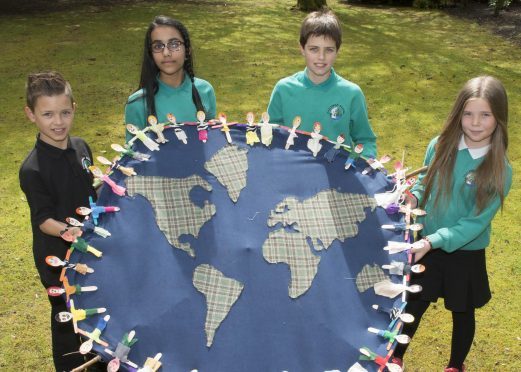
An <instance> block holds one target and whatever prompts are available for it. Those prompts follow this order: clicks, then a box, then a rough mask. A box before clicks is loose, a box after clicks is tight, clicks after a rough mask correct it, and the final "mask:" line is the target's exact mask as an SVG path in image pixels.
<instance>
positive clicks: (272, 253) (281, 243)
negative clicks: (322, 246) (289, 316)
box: [262, 229, 320, 298]
mask: <svg viewBox="0 0 521 372" xmlns="http://www.w3.org/2000/svg"><path fill="white" fill-rule="evenodd" d="M262 253H263V255H264V258H265V259H266V261H268V262H269V263H281V262H282V263H285V264H288V266H289V269H290V272H291V279H290V283H289V285H288V289H289V296H290V297H291V298H297V297H298V296H300V295H302V294H304V293H305V292H306V291H307V290H308V289H309V287H311V282H312V281H313V279H314V278H315V275H316V274H317V270H318V263H319V262H320V257H317V256H315V255H314V254H313V253H312V252H311V248H310V247H309V245H308V244H307V242H306V236H305V235H304V234H302V233H300V232H296V233H290V232H287V231H285V230H283V229H282V230H277V231H275V232H272V233H270V234H269V236H268V239H266V241H265V242H264V245H263V246H262Z"/></svg>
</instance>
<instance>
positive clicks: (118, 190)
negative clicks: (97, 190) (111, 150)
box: [89, 165, 126, 196]
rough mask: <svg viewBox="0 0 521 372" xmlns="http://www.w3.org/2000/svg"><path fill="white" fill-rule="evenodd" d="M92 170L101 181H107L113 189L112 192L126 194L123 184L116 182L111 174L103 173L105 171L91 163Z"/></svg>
mask: <svg viewBox="0 0 521 372" xmlns="http://www.w3.org/2000/svg"><path fill="white" fill-rule="evenodd" d="M89 169H90V171H91V172H92V174H93V175H94V177H96V178H98V179H100V180H101V181H103V182H105V183H106V184H107V185H109V186H110V188H111V189H112V192H113V193H114V194H116V195H119V196H124V195H125V191H126V189H125V188H124V187H123V186H119V185H118V184H116V182H114V181H113V180H112V179H111V178H110V177H109V176H107V175H106V174H103V172H102V171H101V170H100V169H99V168H98V167H96V166H93V165H91V166H90V167H89Z"/></svg>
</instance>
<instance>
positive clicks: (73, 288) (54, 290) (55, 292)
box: [47, 276, 98, 301]
mask: <svg viewBox="0 0 521 372" xmlns="http://www.w3.org/2000/svg"><path fill="white" fill-rule="evenodd" d="M62 282H63V288H60V287H56V286H53V287H49V288H47V294H48V295H49V296H51V297H57V296H61V295H62V294H65V298H66V300H67V301H69V296H71V295H73V294H82V293H83V292H94V291H97V290H98V287H96V286H94V285H91V286H86V287H82V286H80V285H79V284H75V285H70V284H69V279H68V278H67V277H66V276H65V277H64V278H63V281H62Z"/></svg>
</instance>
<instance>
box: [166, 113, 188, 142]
mask: <svg viewBox="0 0 521 372" xmlns="http://www.w3.org/2000/svg"><path fill="white" fill-rule="evenodd" d="M166 118H167V120H168V121H169V122H170V123H171V124H172V126H173V127H174V133H175V135H176V137H177V139H178V140H179V141H181V142H183V143H184V144H185V145H186V144H187V143H188V139H187V137H186V133H185V131H184V130H183V129H181V126H182V125H183V124H181V123H177V120H176V118H175V116H174V114H171V113H169V114H167V115H166Z"/></svg>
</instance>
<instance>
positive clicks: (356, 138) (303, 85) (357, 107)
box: [268, 10, 376, 157]
mask: <svg viewBox="0 0 521 372" xmlns="http://www.w3.org/2000/svg"><path fill="white" fill-rule="evenodd" d="M341 43H342V29H341V26H340V22H339V21H338V18H337V17H336V16H335V15H334V14H333V13H332V12H331V11H329V10H327V11H318V12H313V13H310V14H309V15H308V16H307V17H306V18H305V19H304V21H303V22H302V26H301V28H300V51H301V53H302V55H303V56H304V59H305V61H306V68H305V69H304V71H300V72H297V73H296V74H294V75H292V76H288V77H286V78H284V79H282V80H280V81H279V82H278V83H277V84H276V85H275V88H274V89H273V92H272V94H271V99H270V103H269V104H268V113H269V115H270V121H271V122H272V123H276V124H282V125H284V126H287V127H291V123H292V122H293V119H294V118H295V116H297V115H298V116H300V117H301V118H302V125H301V126H300V128H299V129H301V130H304V131H307V132H312V131H313V123H314V122H316V121H318V122H320V123H321V125H322V131H321V133H320V134H322V135H324V136H326V137H328V138H329V139H330V140H333V141H335V140H336V138H337V137H338V135H340V134H343V135H344V136H345V138H346V144H351V143H350V142H352V143H353V144H363V146H364V150H363V152H362V155H364V156H366V157H375V156H376V136H375V134H374V132H373V130H372V128H371V124H370V123H369V119H368V115H367V106H366V102H365V97H364V94H363V93H362V90H361V89H360V87H359V86H358V85H356V84H354V83H352V82H350V81H348V80H346V79H344V78H342V77H341V76H339V75H337V74H336V73H335V70H334V69H333V64H334V62H335V59H336V57H337V55H338V50H339V49H340V44H341Z"/></svg>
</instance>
